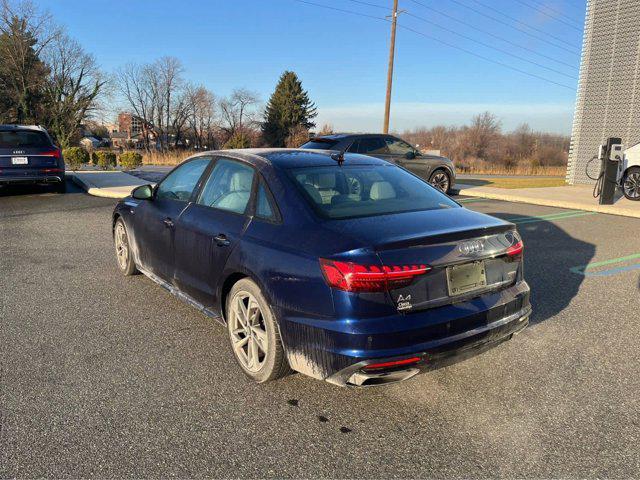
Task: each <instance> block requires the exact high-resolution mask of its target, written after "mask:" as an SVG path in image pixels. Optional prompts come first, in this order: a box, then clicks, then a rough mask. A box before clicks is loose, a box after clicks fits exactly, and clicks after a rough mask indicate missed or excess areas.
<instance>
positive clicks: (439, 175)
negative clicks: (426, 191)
mask: <svg viewBox="0 0 640 480" xmlns="http://www.w3.org/2000/svg"><path fill="white" fill-rule="evenodd" d="M429 183H430V184H431V185H433V186H434V187H436V188H437V189H438V190H440V191H441V192H444V193H447V191H448V190H449V176H448V175H447V174H446V173H445V172H436V173H434V174H433V176H432V177H431V181H430V182H429Z"/></svg>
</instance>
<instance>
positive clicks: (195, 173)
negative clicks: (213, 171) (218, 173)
mask: <svg viewBox="0 0 640 480" xmlns="http://www.w3.org/2000/svg"><path fill="white" fill-rule="evenodd" d="M209 161H210V160H209V159H208V158H198V159H195V160H191V161H189V162H187V163H185V164H184V165H181V166H180V167H178V168H177V169H175V170H174V171H173V172H171V173H170V174H169V175H168V176H167V178H165V179H164V180H163V181H162V182H161V183H160V185H158V189H157V191H156V198H158V199H168V200H178V201H181V202H188V201H189V199H190V198H191V195H192V194H193V190H194V189H195V188H196V185H197V184H198V181H199V180H200V177H202V174H203V173H204V171H205V169H206V168H207V166H208V165H209Z"/></svg>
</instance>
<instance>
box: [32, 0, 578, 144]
mask: <svg viewBox="0 0 640 480" xmlns="http://www.w3.org/2000/svg"><path fill="white" fill-rule="evenodd" d="M309 1H311V2H313V3H317V4H321V5H326V6H329V7H333V8H337V9H343V10H349V11H353V12H357V13H359V14H361V15H371V16H374V17H384V16H385V15H386V14H387V13H388V12H387V10H385V8H384V7H386V8H387V9H388V10H389V11H390V9H391V5H392V0H362V2H363V3H367V4H371V5H365V4H363V3H362V2H358V1H354V0H309ZM416 2H417V3H416ZM418 3H420V4H422V5H419V4H418ZM38 5H40V6H42V7H43V8H45V9H47V10H49V11H50V12H51V13H52V14H53V15H54V17H55V19H56V21H58V22H59V23H61V24H62V25H64V26H65V27H66V29H67V31H68V32H69V34H70V35H71V36H73V37H75V38H76V39H77V40H78V41H80V43H81V44H82V45H83V46H84V48H85V49H86V50H87V51H88V52H90V53H92V54H93V55H94V56H95V57H96V59H97V61H98V63H99V64H100V66H101V67H102V68H103V69H104V70H105V71H107V72H113V71H114V70H115V69H116V68H118V67H119V66H121V65H123V64H126V63H128V62H140V63H142V62H150V61H153V60H155V59H156V58H158V57H160V56H163V55H171V56H175V57H178V58H179V59H180V60H181V61H182V62H183V64H184V66H185V70H186V73H185V76H186V77H187V78H188V79H189V80H190V81H193V82H195V83H200V84H203V85H205V86H207V87H208V88H210V89H211V90H212V91H213V92H214V93H215V94H217V95H218V96H223V95H227V94H229V93H230V92H231V91H232V90H233V88H236V87H245V88H248V89H250V90H253V91H255V92H257V93H258V94H259V95H260V97H261V98H262V100H263V101H266V100H267V99H268V97H269V95H270V93H271V92H272V91H273V88H274V86H275V83H276V82H277V79H278V77H279V75H280V74H281V73H282V71H284V70H287V69H289V70H294V71H295V72H296V73H297V74H298V75H299V76H300V78H301V79H302V81H303V85H304V87H305V88H306V89H307V90H308V91H309V94H310V96H311V98H312V100H313V101H315V102H316V104H317V106H318V111H319V117H318V120H317V122H318V123H319V124H320V123H324V122H329V123H331V124H333V125H334V127H335V128H337V129H339V130H351V131H363V130H370V131H377V130H379V129H380V128H381V123H382V111H383V105H384V95H385V86H386V73H387V59H388V49H389V24H388V23H387V22H384V21H381V20H376V19H373V18H369V17H365V16H360V15H352V14H349V13H346V12H340V11H336V10H331V9H324V8H321V7H318V6H314V5H308V4H305V3H302V2H299V1H297V0H210V1H195V0H183V1H181V2H176V1H175V0H172V1H165V0H155V1H151V0H138V1H135V2H134V1H125V0H110V1H98V0H92V1H91V2H87V1H86V0H83V1H80V0H39V1H38ZM377 6H381V7H383V8H378V7H377ZM400 8H401V9H404V10H406V13H405V14H403V15H401V16H400V20H399V23H400V25H402V26H403V27H402V28H399V30H398V38H397V55H396V65H395V77H394V91H393V106H392V118H391V128H392V129H394V130H398V131H402V130H404V129H407V128H414V127H420V126H433V125H436V124H462V123H465V122H467V121H468V119H469V118H470V117H471V116H472V115H474V114H475V113H478V112H481V111H484V110H490V111H493V112H494V113H496V114H497V115H498V116H499V117H500V118H501V119H502V121H503V126H504V128H505V129H506V130H509V129H511V128H513V127H515V126H516V125H517V124H519V123H522V122H524V121H527V122H529V124H530V125H531V126H532V127H533V128H535V129H539V130H547V131H555V132H562V133H569V132H570V130H571V119H572V115H573V108H574V102H575V88H576V84H577V76H578V68H579V62H580V49H581V43H582V31H581V25H582V23H583V21H584V10H585V2H584V0H416V1H414V0H400ZM416 17H420V18H422V19H424V20H428V21H429V22H432V23H426V22H425V21H424V20H420V19H419V18H416ZM488 17H493V18H488ZM456 20H459V21H456ZM460 22H465V23H466V24H463V23H460ZM441 27H444V29H448V31H447V30H444V29H443V28H441ZM409 29H411V30H413V31H410V30H409ZM476 29H480V30H483V32H480V31H478V30H476ZM415 32H420V33H422V35H421V34H420V33H415ZM453 32H456V33H459V34H462V35H464V36H465V37H466V38H465V37H462V36H459V35H456V34H455V33H453ZM524 32H528V34H527V33H524ZM424 35H427V36H429V37H430V38H426V37H425V36H424ZM441 42H446V43H447V44H449V45H445V44H443V43H441ZM452 46H453V47H457V48H453V47H452ZM490 47H495V48H497V49H499V50H500V51H498V50H495V49H494V48H490ZM522 47H524V48H522ZM460 49H463V50H466V52H465V51H462V50H460ZM468 52H472V53H473V54H475V55H479V56H480V57H483V58H479V57H478V56H474V55H471V54H469V53H468ZM514 56H518V57H520V58H514ZM491 61H494V62H498V63H502V64H506V65H508V66H509V67H511V68H514V69H518V70H521V71H525V72H527V73H529V74H532V75H537V76H539V77H544V78H546V79H548V80H550V81H552V82H556V83H560V84H563V85H565V86H566V87H569V88H566V87H563V86H559V85H555V84H553V83H549V82H547V81H544V80H542V79H539V78H534V77H531V76H528V75H525V74H523V73H520V72H518V71H514V70H512V69H509V68H505V67H503V66H500V65H497V64H495V63H491ZM529 62H535V63H537V64H539V65H534V64H532V63H529ZM545 67H546V68H545ZM549 69H553V70H555V71H551V70H549Z"/></svg>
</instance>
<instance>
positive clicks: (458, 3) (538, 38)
mask: <svg viewBox="0 0 640 480" xmlns="http://www.w3.org/2000/svg"><path fill="white" fill-rule="evenodd" d="M450 1H451V2H453V3H455V4H457V5H460V6H461V7H464V8H466V9H469V10H471V11H472V12H475V13H477V14H478V15H482V16H483V17H485V18H488V19H490V20H493V21H494V22H497V23H500V24H502V25H505V26H507V27H509V28H512V29H514V30H517V31H519V32H521V33H524V34H525V35H528V36H529V37H531V38H535V39H536V40H539V41H541V42H544V43H546V44H548V45H552V46H554V47H556V48H560V49H562V50H565V51H567V52H569V53H572V54H574V55H579V52H578V51H577V50H573V49H569V48H566V47H563V46H562V45H558V44H557V43H555V42H551V41H549V40H547V39H546V38H544V37H540V36H538V35H535V34H533V33H531V32H527V31H526V30H523V29H522V28H519V27H516V26H514V25H511V24H510V23H507V22H505V21H504V20H500V19H499V18H496V17H494V16H492V15H489V14H486V13H484V12H483V11H481V10H478V9H477V8H473V7H471V6H469V5H466V4H464V3H462V2H459V1H458V0H450ZM563 43H565V44H567V42H563ZM567 45H570V44H567ZM570 46H572V45H570Z"/></svg>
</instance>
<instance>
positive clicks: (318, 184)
mask: <svg viewBox="0 0 640 480" xmlns="http://www.w3.org/2000/svg"><path fill="white" fill-rule="evenodd" d="M290 172H291V176H292V177H293V179H294V181H295V183H296V184H297V185H298V186H299V187H300V189H301V190H302V192H303V194H304V197H305V198H306V199H307V201H308V202H309V203H310V204H311V206H312V207H313V208H314V209H315V210H316V211H317V212H318V213H319V214H320V215H321V216H323V217H325V218H331V219H342V218H353V217H369V216H373V215H386V214H390V213H401V212H411V211H418V210H437V209H442V208H454V207H458V204H457V203H455V202H454V201H453V200H451V199H449V197H447V196H446V195H444V194H443V193H441V192H439V191H438V190H436V189H435V188H433V187H431V185H429V184H427V183H426V182H424V181H423V180H421V179H420V178H418V177H416V176H414V175H412V174H410V173H409V172H407V171H405V170H403V169H402V168H399V167H397V166H394V165H358V166H342V167H341V166H338V165H336V166H329V167H307V168H296V169H292V170H291V171H290Z"/></svg>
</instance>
